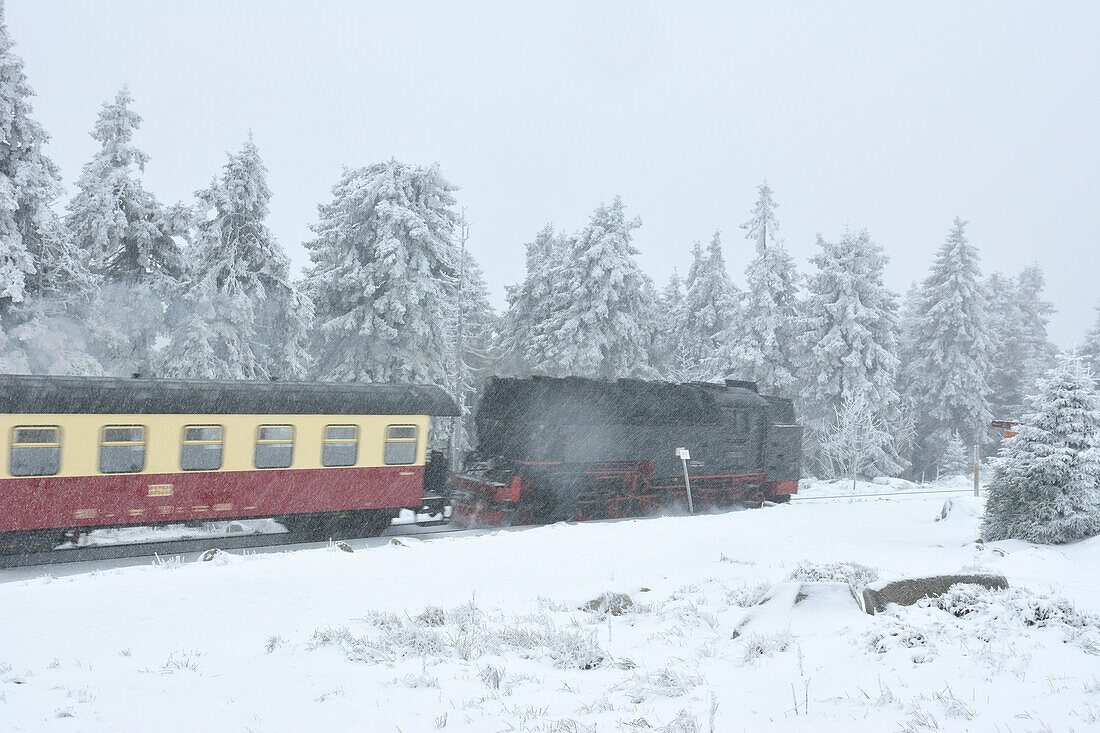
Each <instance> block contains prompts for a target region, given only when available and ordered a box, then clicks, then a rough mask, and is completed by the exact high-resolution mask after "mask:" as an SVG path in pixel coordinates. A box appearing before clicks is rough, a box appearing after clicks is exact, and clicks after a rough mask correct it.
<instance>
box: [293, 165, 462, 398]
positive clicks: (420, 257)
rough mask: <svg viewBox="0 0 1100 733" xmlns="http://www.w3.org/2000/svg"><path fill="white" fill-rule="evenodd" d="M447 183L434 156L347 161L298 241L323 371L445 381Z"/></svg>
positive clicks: (449, 303) (449, 280) (450, 247)
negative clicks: (307, 237) (426, 160)
mask: <svg viewBox="0 0 1100 733" xmlns="http://www.w3.org/2000/svg"><path fill="white" fill-rule="evenodd" d="M454 190H455V187H454V186H453V185H451V184H450V183H448V182H447V181H446V180H445V179H444V178H443V174H442V173H441V172H440V170H439V167H438V166H431V167H427V168H425V167H420V166H413V165H407V164H405V163H399V162H397V161H396V160H389V161H386V162H384V163H376V164H374V165H370V166H367V167H365V168H355V169H348V170H345V171H344V173H343V175H341V177H340V180H339V182H338V183H337V184H336V185H335V186H334V187H333V189H332V194H333V197H332V201H331V202H330V203H327V204H322V205H321V206H320V207H319V212H320V220H319V221H318V222H317V223H316V224H314V225H312V227H311V228H312V229H313V232H314V233H315V234H316V235H317V236H316V238H315V239H313V240H311V241H309V242H306V245H305V246H306V248H307V249H308V250H309V251H310V259H311V260H312V261H313V265H312V266H311V267H310V268H309V269H308V271H307V273H306V277H305V281H304V284H303V290H304V292H305V294H306V295H308V296H309V297H310V298H311V300H312V301H313V303H314V306H315V309H316V317H315V320H314V334H313V339H312V343H313V347H312V351H311V353H312V354H313V356H314V358H315V360H316V361H315V366H314V374H316V376H317V377H319V378H321V379H331V380H338V381H365V382H417V383H430V384H437V385H439V386H442V387H445V388H446V387H449V386H451V385H452V384H453V365H454V356H453V348H452V346H451V344H450V337H451V336H452V335H453V330H452V324H453V322H454V319H455V313H456V307H455V305H456V304H455V297H454V294H455V286H456V281H457V271H458V264H459V254H458V249H457V247H456V245H455V227H456V225H457V222H458V214H457V212H456V211H455V209H454V205H455V199H454V196H453V195H452V192H453V191H454Z"/></svg>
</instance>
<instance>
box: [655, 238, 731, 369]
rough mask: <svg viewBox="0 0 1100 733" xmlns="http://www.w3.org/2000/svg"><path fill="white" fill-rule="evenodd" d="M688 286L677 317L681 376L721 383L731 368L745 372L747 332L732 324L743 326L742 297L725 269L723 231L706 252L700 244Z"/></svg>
mask: <svg viewBox="0 0 1100 733" xmlns="http://www.w3.org/2000/svg"><path fill="white" fill-rule="evenodd" d="M685 287H686V292H685V293H684V297H683V299H682V300H681V301H680V306H679V308H678V309H677V310H676V312H675V313H674V314H673V317H672V325H673V329H672V330H673V331H674V332H675V333H676V342H675V351H674V353H675V355H676V357H677V360H678V362H679V367H680V372H681V378H682V379H683V380H710V381H716V380H720V379H722V378H723V377H725V376H726V375H727V374H730V373H731V372H730V370H731V369H733V370H734V371H735V372H736V373H738V374H740V370H739V369H738V362H739V354H738V350H739V346H740V343H741V337H742V333H741V331H740V329H739V328H731V326H732V325H733V324H734V323H740V318H739V314H740V311H741V298H742V295H741V292H740V291H739V290H738V289H737V286H736V285H734V284H733V280H731V279H730V276H729V272H728V271H727V270H726V260H725V258H724V257H723V256H722V239H721V235H720V233H719V232H715V233H714V236H713V237H711V240H710V244H709V245H707V248H706V251H705V252H704V251H703V249H702V248H701V247H700V246H699V244H698V243H696V245H695V248H694V250H693V251H692V263H691V269H690V270H689V271H688V276H687V281H686V282H685Z"/></svg>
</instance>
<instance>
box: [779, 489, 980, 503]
mask: <svg viewBox="0 0 1100 733" xmlns="http://www.w3.org/2000/svg"><path fill="white" fill-rule="evenodd" d="M973 493H974V490H973V489H930V490H928V491H882V492H877V493H874V494H859V493H852V494H830V495H828V496H802V495H799V494H795V495H794V496H792V497H791V501H792V502H802V501H817V500H819V499H874V498H876V497H878V498H881V497H885V498H889V497H892V496H935V495H936V494H973Z"/></svg>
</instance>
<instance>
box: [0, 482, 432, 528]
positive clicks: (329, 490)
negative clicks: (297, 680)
mask: <svg viewBox="0 0 1100 733" xmlns="http://www.w3.org/2000/svg"><path fill="white" fill-rule="evenodd" d="M169 486H170V487H171V493H166V492H167V491H168V490H169V489H168V488H167V487H169ZM150 487H153V488H150ZM423 487H424V467H423V466H381V467H373V468H316V469H267V470H254V471H217V472H204V471H194V472H187V473H158V474H116V475H111V476H72V477H51V476H44V477H36V478H13V479H2V480H0V532H2V531H13V530H28V529H49V528H53V527H58V528H72V527H95V526H101V525H118V524H148V522H149V519H150V518H153V517H162V516H168V515H169V514H170V515H171V517H172V521H176V522H181V521H186V520H188V519H210V518H215V517H216V518H217V519H222V520H224V519H229V518H234V517H265V516H275V515H281V514H301V513H306V512H332V511H345V510H355V509H386V508H400V507H415V506H418V505H419V504H420V497H421V495H422V493H423ZM227 505H228V506H231V507H232V509H226V508H225V507H226V506H227ZM202 507H206V509H202ZM214 508H217V512H216V513H215V511H214ZM138 510H140V513H139V514H136V515H134V514H132V513H133V512H136V511H138Z"/></svg>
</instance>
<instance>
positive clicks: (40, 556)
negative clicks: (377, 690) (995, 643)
mask: <svg viewBox="0 0 1100 733" xmlns="http://www.w3.org/2000/svg"><path fill="white" fill-rule="evenodd" d="M972 492H973V490H972V489H934V490H929V491H888V492H878V493H873V494H830V495H826V496H798V495H797V494H796V495H795V496H793V497H791V501H792V503H802V502H806V501H822V500H826V499H874V498H889V497H895V496H936V495H945V494H947V495H952V494H956V495H957V494H970V493H972ZM597 521H600V520H597ZM604 521H623V520H604ZM502 529H510V530H515V529H523V527H482V528H474V529H465V528H459V527H455V526H453V525H449V524H445V525H417V524H403V525H394V526H393V527H390V528H389V529H387V530H386V531H385V532H383V533H382V534H381V535H378V536H376V537H349V538H335V539H334V540H328V539H325V540H318V539H316V538H315V537H311V536H307V535H304V534H300V533H290V532H278V533H271V534H242V535H210V536H207V537H201V538H194V539H181V540H160V541H155V542H123V543H118V544H100V545H85V546H82V547H72V548H64V549H57V550H52V551H47V552H35V553H28V554H23V555H0V570H3V569H10V568H30V567H43V568H49V567H51V566H56V565H67V564H71V563H83V562H98V561H105V560H122V559H132V558H147V559H155V558H157V557H188V556H194V557H193V558H189V557H188V559H197V558H198V557H199V556H201V555H202V554H203V553H205V552H207V551H209V550H215V549H216V550H220V551H233V550H240V551H255V552H264V551H274V550H277V549H279V548H282V549H286V550H292V549H316V548H321V547H325V546H327V545H329V544H331V543H332V542H334V541H345V542H348V543H354V544H357V545H359V547H358V548H355V547H354V546H353V549H365V548H369V547H379V546H383V545H385V544H387V543H388V542H390V541H391V540H392V539H394V538H397V537H415V538H420V537H436V536H441V535H463V534H468V535H475V534H480V533H484V532H495V531H499V530H502Z"/></svg>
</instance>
